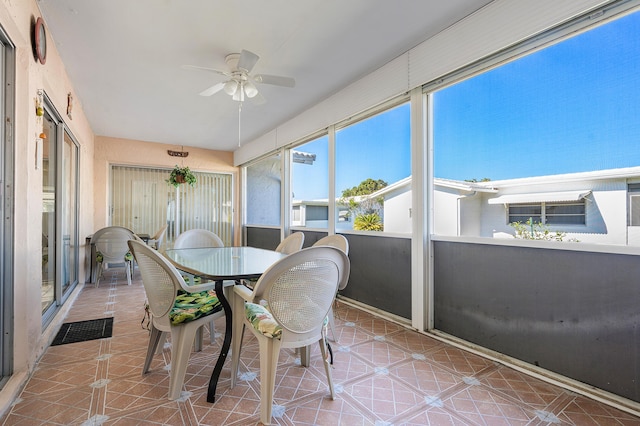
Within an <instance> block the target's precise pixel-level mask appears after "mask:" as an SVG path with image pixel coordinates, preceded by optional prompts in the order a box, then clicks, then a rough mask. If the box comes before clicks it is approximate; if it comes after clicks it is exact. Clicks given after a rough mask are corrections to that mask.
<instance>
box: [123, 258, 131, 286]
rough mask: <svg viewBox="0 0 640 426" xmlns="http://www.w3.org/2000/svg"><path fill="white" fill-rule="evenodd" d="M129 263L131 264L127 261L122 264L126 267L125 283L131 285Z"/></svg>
mask: <svg viewBox="0 0 640 426" xmlns="http://www.w3.org/2000/svg"><path fill="white" fill-rule="evenodd" d="M131 265H133V263H132V262H127V263H125V265H124V267H125V268H126V269H127V284H128V285H131Z"/></svg>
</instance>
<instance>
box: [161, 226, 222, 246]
mask: <svg viewBox="0 0 640 426" xmlns="http://www.w3.org/2000/svg"><path fill="white" fill-rule="evenodd" d="M198 247H224V243H223V242H222V240H221V239H220V237H218V236H217V235H216V234H215V233H213V232H211V231H209V230H207V229H189V230H188V231H184V232H183V233H182V234H180V235H178V237H177V238H176V240H175V241H174V243H173V248H176V249H178V248H198Z"/></svg>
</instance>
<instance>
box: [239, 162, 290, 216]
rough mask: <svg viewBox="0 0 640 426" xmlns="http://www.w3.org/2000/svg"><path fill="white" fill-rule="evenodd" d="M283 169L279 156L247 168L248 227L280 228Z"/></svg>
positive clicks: (246, 199) (246, 200)
mask: <svg viewBox="0 0 640 426" xmlns="http://www.w3.org/2000/svg"><path fill="white" fill-rule="evenodd" d="M281 169H282V167H281V163H280V155H279V154H278V155H272V156H270V157H267V158H265V159H263V160H261V161H258V162H256V163H254V164H251V165H249V166H247V168H246V187H245V194H246V198H245V202H246V209H245V211H246V215H247V217H246V221H245V223H246V224H247V225H267V226H280V188H281V186H282V177H281Z"/></svg>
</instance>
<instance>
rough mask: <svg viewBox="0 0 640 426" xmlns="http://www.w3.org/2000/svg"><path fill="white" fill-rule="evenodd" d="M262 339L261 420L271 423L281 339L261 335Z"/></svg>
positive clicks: (260, 338) (263, 422)
mask: <svg viewBox="0 0 640 426" xmlns="http://www.w3.org/2000/svg"><path fill="white" fill-rule="evenodd" d="M258 340H259V341H260V421H261V422H262V424H264V425H269V424H271V411H272V408H273V393H274V388H275V385H276V367H277V365H278V356H279V355H280V345H281V344H280V340H278V339H271V338H268V337H259V338H258Z"/></svg>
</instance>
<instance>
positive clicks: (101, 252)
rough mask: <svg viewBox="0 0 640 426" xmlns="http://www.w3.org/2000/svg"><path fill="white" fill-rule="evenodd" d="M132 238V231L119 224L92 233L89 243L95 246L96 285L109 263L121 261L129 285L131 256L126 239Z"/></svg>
mask: <svg viewBox="0 0 640 426" xmlns="http://www.w3.org/2000/svg"><path fill="white" fill-rule="evenodd" d="M134 238H135V235H134V233H133V232H131V231H130V230H128V229H127V228H123V227H121V226H107V227H105V228H102V229H99V230H98V231H96V232H95V233H94V234H93V236H92V237H91V244H93V245H95V248H96V267H97V269H98V272H97V277H96V284H95V286H96V287H98V285H99V284H100V278H102V274H103V273H104V270H105V269H107V268H108V267H109V265H111V264H121V263H124V265H125V269H126V272H127V284H129V285H131V271H132V266H133V263H132V262H133V257H132V256H131V254H130V253H129V246H128V245H127V241H129V240H132V239H134Z"/></svg>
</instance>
